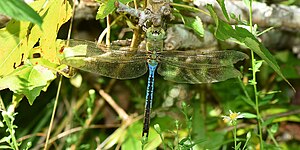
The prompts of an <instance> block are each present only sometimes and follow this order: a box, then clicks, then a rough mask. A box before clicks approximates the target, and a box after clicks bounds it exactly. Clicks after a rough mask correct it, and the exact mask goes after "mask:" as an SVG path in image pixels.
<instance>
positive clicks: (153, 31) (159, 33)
mask: <svg viewBox="0 0 300 150" xmlns="http://www.w3.org/2000/svg"><path fill="white" fill-rule="evenodd" d="M146 36H147V38H148V39H150V40H153V41H159V40H164V39H165V36H166V33H165V31H164V30H163V29H162V28H161V27H153V26H152V27H150V28H148V29H147V31H146Z"/></svg>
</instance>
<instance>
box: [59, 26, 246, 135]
mask: <svg viewBox="0 0 300 150" xmlns="http://www.w3.org/2000/svg"><path fill="white" fill-rule="evenodd" d="M165 34H166V33H165V32H164V30H163V29H162V28H156V27H150V28H148V29H147V32H146V48H145V49H138V50H132V48H131V47H114V46H111V47H106V46H99V45H97V44H96V43H94V42H91V41H81V40H70V41H69V46H70V47H69V48H71V49H69V54H68V55H66V56H65V58H64V59H63V60H62V63H63V64H66V65H68V66H71V67H74V68H78V69H81V70H84V71H88V72H92V73H96V74H99V75H101V76H106V77H110V78H115V79H133V78H138V77H140V76H143V75H144V74H145V73H146V72H147V71H148V72H149V76H148V84H147V91H146V101H145V112H144V127H143V132H142V136H144V135H146V136H147V137H148V134H149V125H150V112H151V107H152V101H153V93H154V75H155V71H156V70H157V73H158V74H159V75H161V76H163V78H164V79H165V80H169V81H173V82H176V83H188V84H201V83H214V82H220V81H224V80H227V79H230V78H236V77H239V76H241V73H240V72H239V71H238V70H237V69H235V68H234V66H233V64H235V63H236V62H238V61H241V60H244V59H247V58H248V55H246V54H245V53H242V52H239V51H234V50H186V51H179V50H169V51H166V50H164V41H163V39H164V37H165ZM64 51H68V49H67V48H65V50H64Z"/></svg>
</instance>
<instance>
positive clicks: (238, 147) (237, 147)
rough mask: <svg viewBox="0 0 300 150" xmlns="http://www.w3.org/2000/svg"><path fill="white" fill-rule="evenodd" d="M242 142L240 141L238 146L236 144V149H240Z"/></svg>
mask: <svg viewBox="0 0 300 150" xmlns="http://www.w3.org/2000/svg"><path fill="white" fill-rule="evenodd" d="M241 144H242V142H239V143H238V144H237V146H236V149H235V150H239V149H240V147H241Z"/></svg>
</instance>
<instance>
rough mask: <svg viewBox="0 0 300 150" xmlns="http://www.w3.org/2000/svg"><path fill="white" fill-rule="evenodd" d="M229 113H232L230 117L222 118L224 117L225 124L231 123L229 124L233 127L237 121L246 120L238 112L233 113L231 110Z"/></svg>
mask: <svg viewBox="0 0 300 150" xmlns="http://www.w3.org/2000/svg"><path fill="white" fill-rule="evenodd" d="M229 113H230V114H229V116H222V117H223V120H224V122H226V123H227V122H229V124H231V125H234V124H236V120H237V119H239V118H244V116H243V115H242V114H241V113H240V112H238V113H236V112H232V111H231V110H229Z"/></svg>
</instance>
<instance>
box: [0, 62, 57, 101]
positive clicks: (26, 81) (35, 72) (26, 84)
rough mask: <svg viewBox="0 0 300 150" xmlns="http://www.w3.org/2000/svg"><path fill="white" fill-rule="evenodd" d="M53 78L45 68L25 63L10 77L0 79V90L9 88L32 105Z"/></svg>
mask: <svg viewBox="0 0 300 150" xmlns="http://www.w3.org/2000/svg"><path fill="white" fill-rule="evenodd" d="M55 78H56V77H55V76H54V74H53V72H52V71H50V70H48V69H47V68H45V67H43V66H40V65H33V64H32V63H30V62H28V61H26V62H25V64H24V65H22V66H21V67H19V68H17V69H16V70H14V71H13V72H12V73H11V74H10V75H8V76H5V77H3V78H1V79H0V85H1V87H0V90H3V89H6V88H9V89H10V90H11V91H13V92H14V93H15V94H18V95H25V96H26V98H27V99H28V101H29V103H30V104H31V105H32V104H33V102H34V100H35V99H36V97H37V96H39V94H40V92H41V90H43V91H46V90H47V86H48V85H49V84H50V82H51V81H52V80H54V79H55Z"/></svg>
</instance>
